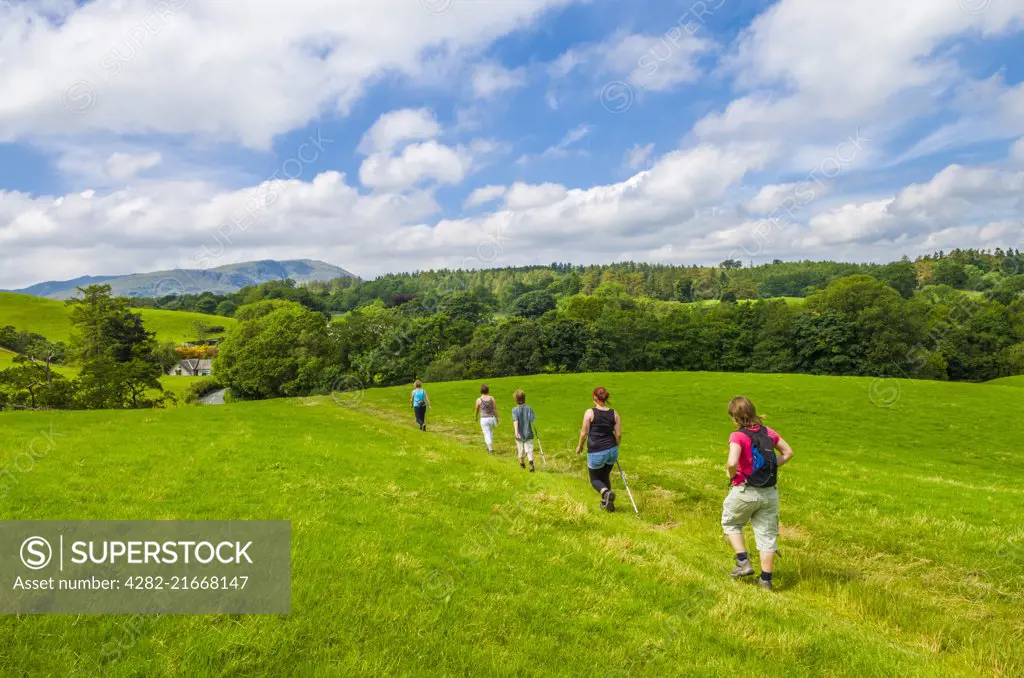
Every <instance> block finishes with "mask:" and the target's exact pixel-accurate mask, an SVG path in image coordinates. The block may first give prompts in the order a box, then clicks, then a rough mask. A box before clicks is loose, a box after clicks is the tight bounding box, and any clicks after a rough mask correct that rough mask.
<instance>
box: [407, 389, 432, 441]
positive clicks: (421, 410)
mask: <svg viewBox="0 0 1024 678" xmlns="http://www.w3.org/2000/svg"><path fill="white" fill-rule="evenodd" d="M415 386H416V388H414V389H413V390H412V394H410V395H409V404H410V405H412V411H413V412H414V413H415V414H416V423H417V424H419V427H420V430H421V431H426V430H427V408H428V407H430V398H428V397H427V392H426V391H424V390H423V382H422V381H420V380H419V379H417V380H416V384H415ZM431 409H433V408H432V407H431Z"/></svg>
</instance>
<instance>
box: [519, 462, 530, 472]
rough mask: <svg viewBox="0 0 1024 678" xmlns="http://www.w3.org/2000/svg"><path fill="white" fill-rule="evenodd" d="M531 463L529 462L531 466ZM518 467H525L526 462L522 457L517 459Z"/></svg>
mask: <svg viewBox="0 0 1024 678" xmlns="http://www.w3.org/2000/svg"><path fill="white" fill-rule="evenodd" d="M532 465H533V464H531V466H532ZM519 468H526V462H525V461H523V460H522V459H520V460H519ZM530 470H533V469H530Z"/></svg>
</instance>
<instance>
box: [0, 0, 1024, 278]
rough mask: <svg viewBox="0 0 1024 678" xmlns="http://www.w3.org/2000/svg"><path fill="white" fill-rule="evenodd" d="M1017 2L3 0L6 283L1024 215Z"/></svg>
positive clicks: (863, 248) (873, 236)
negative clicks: (246, 2) (272, 261)
mask: <svg viewBox="0 0 1024 678" xmlns="http://www.w3.org/2000/svg"><path fill="white" fill-rule="evenodd" d="M1022 53H1024V6H1021V5H1020V3H1010V2H1006V1H1005V0H905V1H904V2H901V3H897V4H895V5H894V4H892V3H888V2H883V1H882V0H848V1H845V2H842V1H840V0H779V1H778V2H762V1H758V2H754V1H751V0H703V1H700V0H698V1H696V2H695V1H694V0H682V1H677V0H671V1H667V0H660V1H657V2H655V1H653V0H606V1H601V0H592V1H590V2H584V1H576V0H502V1H501V2H483V1H481V0H383V1H382V2H377V3H367V2H342V3H319V4H317V3H289V2H285V1H278V0H267V1H265V2H261V3H260V4H259V5H258V6H252V5H250V6H248V7H245V6H243V5H241V4H239V3H232V2H228V1H226V0H225V1H220V0H204V2H202V3H200V2H199V1H198V0H157V1H153V0H122V1H120V2H114V0H109V1H106V0H95V1H93V2H88V3H76V2H72V1H70V0H45V1H44V2H26V3H19V4H17V5H4V6H2V7H0V85H2V87H3V91H4V92H5V98H4V101H2V102H0V191H2V194H0V197H2V200H0V259H2V266H0V287H8V288H13V287H19V286H23V285H28V284H31V283H34V282H38V281H40V280H44V279H53V278H71V277H75V276H78V275H85V274H104V273H126V272H132V271H144V270H157V269H174V268H178V267H184V268H208V267H211V266H216V265H220V264H228V263H234V262H238V261H245V260H249V259H256V258H278V259H282V258H297V257H309V258H317V259H323V260H326V261H329V262H331V263H335V264H338V265H341V266H344V267H346V268H348V269H349V270H353V271H355V272H357V273H359V274H361V275H363V276H372V275H375V274H379V273H381V272H385V271H398V270H411V269H422V268H431V267H441V266H465V267H483V266H504V265H518V264H528V263H549V262H551V261H553V260H559V261H566V260H568V261H574V262H578V263H589V262H610V261H616V260H621V259H625V258H631V259H643V260H651V261H666V262H675V263H714V262H717V261H721V260H723V259H725V258H740V259H743V260H744V261H748V260H749V261H754V262H758V261H770V260H772V259H776V258H783V259H789V258H801V259H802V258H844V259H855V260H889V259H893V258H896V257H898V256H900V255H902V254H908V255H911V256H913V255H915V254H920V253H925V252H929V251H933V250H936V249H950V248H952V247H956V246H960V247H996V246H1002V247H1021V245H1022V244H1024V242H1022V238H1024V223H1022V219H1024V198H1022V196H1024V141H1021V139H1022V138H1024V84H1022V83H1024V60H1021V59H1020V58H1019V55H1020V54H1022Z"/></svg>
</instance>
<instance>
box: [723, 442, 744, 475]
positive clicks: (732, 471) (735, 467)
mask: <svg viewBox="0 0 1024 678" xmlns="http://www.w3.org/2000/svg"><path fill="white" fill-rule="evenodd" d="M742 450H743V448H742V447H740V444H739V443H729V462H728V464H727V465H726V467H725V472H726V474H727V475H728V476H729V480H732V479H733V478H734V477H736V472H737V471H739V467H740V452H741V451H742Z"/></svg>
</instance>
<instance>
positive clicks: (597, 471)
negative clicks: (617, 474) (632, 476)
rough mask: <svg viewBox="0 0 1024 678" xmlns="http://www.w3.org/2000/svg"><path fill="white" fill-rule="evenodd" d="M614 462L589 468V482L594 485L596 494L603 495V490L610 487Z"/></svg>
mask: <svg viewBox="0 0 1024 678" xmlns="http://www.w3.org/2000/svg"><path fill="white" fill-rule="evenodd" d="M613 468H615V464H607V465H606V466H604V468H590V467H589V466H588V467H587V470H588V471H590V484H591V485H593V486H594V489H595V490H597V492H598V494H601V495H604V491H605V490H606V489H607V490H610V489H612V469H613Z"/></svg>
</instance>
